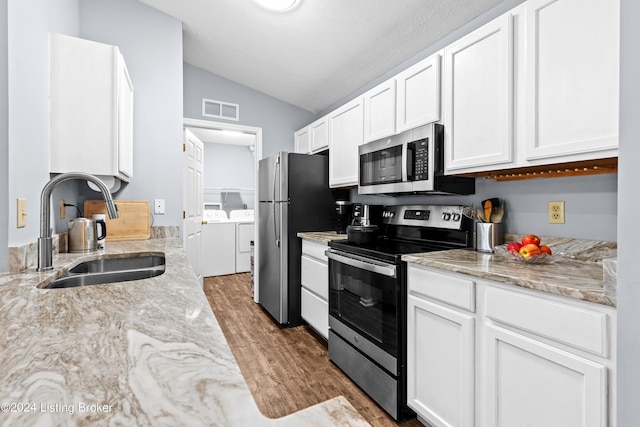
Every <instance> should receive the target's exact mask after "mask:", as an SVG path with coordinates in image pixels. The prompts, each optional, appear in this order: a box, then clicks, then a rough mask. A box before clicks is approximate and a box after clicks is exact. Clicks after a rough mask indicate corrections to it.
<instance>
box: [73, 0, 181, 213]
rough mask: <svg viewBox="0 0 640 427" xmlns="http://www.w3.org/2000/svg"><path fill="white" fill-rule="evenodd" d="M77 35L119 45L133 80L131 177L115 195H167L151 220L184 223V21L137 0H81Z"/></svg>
mask: <svg viewBox="0 0 640 427" xmlns="http://www.w3.org/2000/svg"><path fill="white" fill-rule="evenodd" d="M80 36H81V37H82V38H86V39H90V40H95V41H98V42H102V43H108V44H113V45H117V46H118V47H119V48H120V50H121V52H122V55H123V56H124V58H125V62H126V63H127V68H128V70H129V74H130V75H131V80H132V81H133V86H134V129H133V138H134V165H133V167H134V177H133V179H132V181H131V183H129V184H127V185H126V186H125V187H124V188H123V189H122V190H120V191H119V192H118V193H116V195H115V196H116V199H123V200H153V199H165V206H166V215H156V216H155V217H154V225H182V140H183V133H182V117H183V114H182V101H183V98H182V23H181V22H180V21H179V20H177V19H175V18H173V17H170V16H168V15H166V14H164V13H162V12H159V11H157V10H155V9H152V8H150V7H148V6H146V5H144V4H143V3H140V2H138V1H137V0H108V1H105V0H82V1H81V3H80ZM83 188H84V187H83ZM96 196H98V193H96V192H93V191H91V190H88V189H86V190H83V194H82V197H87V198H96Z"/></svg>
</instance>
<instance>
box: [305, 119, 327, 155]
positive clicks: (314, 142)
mask: <svg viewBox="0 0 640 427" xmlns="http://www.w3.org/2000/svg"><path fill="white" fill-rule="evenodd" d="M309 132H310V134H311V152H312V153H317V152H318V151H322V150H324V149H327V148H329V118H328V117H327V116H324V117H323V118H321V119H318V120H316V121H315V122H313V123H311V124H310V125H309Z"/></svg>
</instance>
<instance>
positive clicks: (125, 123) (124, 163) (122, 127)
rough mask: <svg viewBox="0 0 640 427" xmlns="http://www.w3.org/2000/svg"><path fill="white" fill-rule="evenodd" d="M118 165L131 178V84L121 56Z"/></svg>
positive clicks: (119, 70)
mask: <svg viewBox="0 0 640 427" xmlns="http://www.w3.org/2000/svg"><path fill="white" fill-rule="evenodd" d="M118 56H119V60H118V73H119V78H118V99H119V101H118V165H119V171H120V173H121V174H124V175H126V176H127V177H128V178H129V179H131V178H133V84H132V83H131V77H129V72H128V71H127V66H126V65H125V63H124V58H122V55H118Z"/></svg>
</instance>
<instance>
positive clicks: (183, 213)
mask: <svg viewBox="0 0 640 427" xmlns="http://www.w3.org/2000/svg"><path fill="white" fill-rule="evenodd" d="M182 219H187V213H186V212H185V211H182Z"/></svg>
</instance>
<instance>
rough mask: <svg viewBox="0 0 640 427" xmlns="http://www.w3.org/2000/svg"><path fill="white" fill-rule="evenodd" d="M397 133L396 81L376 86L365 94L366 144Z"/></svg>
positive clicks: (391, 80) (388, 81)
mask: <svg viewBox="0 0 640 427" xmlns="http://www.w3.org/2000/svg"><path fill="white" fill-rule="evenodd" d="M395 133H396V81H395V79H390V80H387V81H386V82H384V83H382V84H380V85H378V86H376V87H375V88H373V89H371V90H370V91H368V92H367V93H365V94H364V142H370V141H375V140H376V139H381V138H385V137H387V136H391V135H394V134H395Z"/></svg>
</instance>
